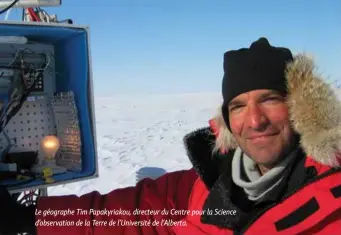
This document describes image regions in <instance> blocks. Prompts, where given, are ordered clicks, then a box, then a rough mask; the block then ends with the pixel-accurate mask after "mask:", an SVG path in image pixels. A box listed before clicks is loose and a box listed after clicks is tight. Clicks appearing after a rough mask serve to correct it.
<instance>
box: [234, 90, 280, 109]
mask: <svg viewBox="0 0 341 235" xmlns="http://www.w3.org/2000/svg"><path fill="white" fill-rule="evenodd" d="M269 95H281V96H284V94H282V93H280V92H279V91H276V90H268V89H260V90H253V91H248V92H245V93H242V94H240V95H238V96H236V97H234V98H233V99H232V100H231V102H230V104H229V105H231V104H233V103H235V102H238V101H239V100H243V99H246V98H248V97H255V98H258V97H260V98H261V97H265V96H269Z"/></svg>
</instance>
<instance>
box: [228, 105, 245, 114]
mask: <svg viewBox="0 0 341 235" xmlns="http://www.w3.org/2000/svg"><path fill="white" fill-rule="evenodd" d="M242 107H243V105H235V106H232V107H230V112H232V111H236V110H238V109H240V108H242Z"/></svg>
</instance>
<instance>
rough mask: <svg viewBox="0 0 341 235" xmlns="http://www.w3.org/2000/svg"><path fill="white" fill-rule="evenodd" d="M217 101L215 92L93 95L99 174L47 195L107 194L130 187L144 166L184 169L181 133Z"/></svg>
mask: <svg viewBox="0 0 341 235" xmlns="http://www.w3.org/2000/svg"><path fill="white" fill-rule="evenodd" d="M220 103H221V96H220V94H219V93H198V94H173V95H144V96H141V95H140V96H138V95H136V96H117V97H110V98H97V99H96V100H95V105H96V128H97V144H98V158H99V159H98V161H99V175H100V176H99V178H96V179H92V180H87V181H81V182H78V183H72V184H66V185H62V186H57V187H52V188H49V189H48V194H49V195H51V196H52V195H67V194H76V195H82V194H85V193H88V192H90V191H93V190H97V191H99V192H100V193H108V192H110V191H111V190H113V189H116V188H121V187H128V186H133V185H135V184H136V178H137V175H136V172H137V171H138V170H139V169H141V168H143V167H155V170H153V171H151V173H153V174H154V173H155V174H157V173H158V172H161V173H162V169H164V170H166V171H167V172H170V171H176V170H182V169H189V168H190V167H191V165H190V162H189V160H188V157H187V156H186V152H185V149H184V145H183V137H184V135H186V134H187V133H189V132H191V131H193V130H196V129H198V128H202V127H205V126H208V120H209V119H210V118H212V117H213V115H214V114H215V113H216V111H217V108H218V107H219V105H220ZM157 168H160V169H157Z"/></svg>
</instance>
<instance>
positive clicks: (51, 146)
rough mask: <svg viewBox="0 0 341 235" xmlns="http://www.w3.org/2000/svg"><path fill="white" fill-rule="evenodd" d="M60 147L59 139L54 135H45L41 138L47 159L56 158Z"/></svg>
mask: <svg viewBox="0 0 341 235" xmlns="http://www.w3.org/2000/svg"><path fill="white" fill-rule="evenodd" d="M59 147H60V142H59V139H58V138H57V137H56V136H54V135H48V136H45V137H44V138H43V139H42V140H41V149H42V150H43V152H44V154H45V159H46V160H50V161H51V160H54V157H55V155H56V153H57V151H58V149H59Z"/></svg>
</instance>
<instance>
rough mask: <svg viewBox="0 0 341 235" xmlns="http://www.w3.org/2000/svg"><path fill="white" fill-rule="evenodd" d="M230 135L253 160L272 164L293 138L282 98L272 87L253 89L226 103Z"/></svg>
mask: <svg viewBox="0 0 341 235" xmlns="http://www.w3.org/2000/svg"><path fill="white" fill-rule="evenodd" d="M228 109H229V119H230V126H231V131H232V134H233V136H234V137H235V139H236V141H237V143H238V144H239V146H240V147H241V149H242V150H243V151H244V152H245V153H246V154H247V155H248V156H249V157H251V158H252V159H253V160H254V161H255V162H256V163H258V164H261V165H264V166H269V167H270V166H273V165H274V164H276V162H277V161H278V160H280V158H281V157H282V156H283V155H284V154H286V153H287V152H288V150H289V148H290V147H291V145H292V143H293V141H294V131H293V129H292V128H291V126H290V124H289V113H288V107H287V104H286V101H285V97H284V96H282V95H281V94H279V93H278V92H276V91H273V90H254V91H250V92H247V93H243V94H241V95H239V96H237V97H235V98H234V99H233V100H232V101H231V102H230V103H229V106H228Z"/></svg>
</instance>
